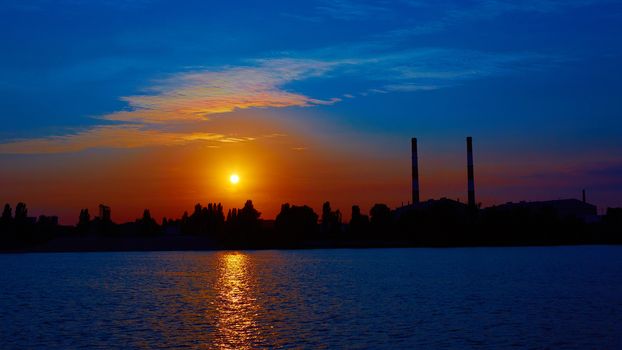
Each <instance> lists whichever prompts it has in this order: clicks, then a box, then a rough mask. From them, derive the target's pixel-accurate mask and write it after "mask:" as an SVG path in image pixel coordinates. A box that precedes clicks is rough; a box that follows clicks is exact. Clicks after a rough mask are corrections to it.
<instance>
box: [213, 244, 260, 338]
mask: <svg viewBox="0 0 622 350" xmlns="http://www.w3.org/2000/svg"><path fill="white" fill-rule="evenodd" d="M250 265H251V262H250V259H249V257H248V256H247V255H244V254H242V253H225V254H223V255H221V256H220V257H219V259H218V271H219V272H218V280H217V283H216V293H217V302H216V305H217V306H216V318H217V321H216V328H217V340H216V342H215V344H214V345H216V346H217V347H218V348H221V349H252V348H255V346H254V345H253V344H255V345H257V344H259V343H261V332H260V331H259V326H258V324H257V316H258V312H259V306H258V304H257V299H256V298H255V296H254V291H253V290H252V288H253V283H252V277H251V271H250V269H251V266H250Z"/></svg>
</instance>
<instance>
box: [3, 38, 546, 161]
mask: <svg viewBox="0 0 622 350" xmlns="http://www.w3.org/2000/svg"><path fill="white" fill-rule="evenodd" d="M368 47H369V46H365V45H361V46H355V47H354V48H352V49H347V48H346V49H345V50H343V48H332V49H331V48H327V49H324V50H321V52H320V53H307V54H306V55H304V54H300V55H299V56H300V57H297V58H294V57H276V58H264V59H255V60H250V61H247V63H246V65H240V66H225V67H217V68H205V69H200V70H193V71H189V72H181V73H178V74H173V75H170V76H168V77H165V78H164V79H160V80H157V81H155V82H154V83H153V85H152V86H150V87H148V88H147V89H145V93H144V94H141V95H132V96H126V97H122V100H123V101H125V102H127V104H128V108H126V109H125V110H121V111H117V112H113V113H110V114H106V115H103V116H100V117H98V118H99V119H101V120H102V121H105V123H104V124H105V125H100V126H96V127H93V128H91V129H86V130H82V131H79V132H73V133H68V134H66V135H61V136H50V137H42V138H33V139H25V140H14V141H9V142H6V143H2V144H0V153H62V152H75V151H80V150H83V149H88V148H136V147H152V146H160V145H182V144H187V143H191V142H212V143H220V144H223V143H236V142H247V141H253V140H254V139H255V138H256V136H254V135H250V134H249V135H248V136H245V137H239V135H238V134H239V132H249V131H250V130H245V128H244V126H243V125H240V129H239V130H238V131H239V132H238V133H236V134H235V135H234V134H227V133H223V132H214V130H213V129H210V125H211V124H209V123H210V119H211V116H212V115H216V114H224V113H231V112H234V111H237V110H244V109H250V108H284V107H311V106H320V105H323V106H326V105H331V104H334V103H337V102H339V101H341V99H342V98H344V97H345V98H352V97H353V96H354V95H355V94H357V95H360V96H366V95H368V94H377V93H388V92H413V91H422V90H436V89H440V88H443V87H447V86H454V85H456V84H460V83H461V82H464V81H467V80H472V79H478V78H483V77H489V76H494V75H504V74H511V73H512V72H516V71H520V70H524V69H526V67H528V68H529V69H533V67H535V66H537V65H538V64H541V63H542V62H547V64H550V62H551V61H552V59H551V57H548V56H547V57H544V56H541V55H537V54H530V53H502V54H500V53H485V52H477V51H466V50H453V49H443V48H420V49H413V50H407V51H391V50H387V51H385V52H382V53H379V52H377V51H375V50H369V49H368ZM366 48H367V49H366ZM341 52H346V53H348V55H346V56H343V53H341ZM340 55H341V56H340ZM335 78H338V79H355V80H357V79H358V80H359V81H361V80H363V81H364V82H365V84H364V85H362V87H361V90H362V91H342V92H340V93H338V94H337V95H336V96H340V97H332V98H323V99H321V98H314V97H311V96H308V95H307V94H304V93H301V92H294V91H291V89H289V88H288V86H289V85H290V84H292V83H295V82H304V81H306V80H310V79H322V81H323V82H324V83H325V84H327V85H330V84H331V79H335ZM355 86H356V85H355ZM363 86H367V87H365V88H363ZM111 121H113V122H114V124H113V125H109V123H110V122H111ZM246 129H248V128H246ZM196 130H208V132H196ZM210 131H211V132H210Z"/></svg>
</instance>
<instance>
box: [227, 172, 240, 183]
mask: <svg viewBox="0 0 622 350" xmlns="http://www.w3.org/2000/svg"><path fill="white" fill-rule="evenodd" d="M229 182H231V183H232V184H234V185H235V184H237V183H238V182H240V177H239V176H238V174H231V176H229Z"/></svg>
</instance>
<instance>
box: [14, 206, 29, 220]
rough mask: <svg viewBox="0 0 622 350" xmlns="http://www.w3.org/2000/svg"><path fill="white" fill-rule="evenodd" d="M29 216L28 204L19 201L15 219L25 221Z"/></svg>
mask: <svg viewBox="0 0 622 350" xmlns="http://www.w3.org/2000/svg"><path fill="white" fill-rule="evenodd" d="M27 217H28V209H27V208H26V204H25V203H23V202H19V203H17V206H16V207H15V221H17V222H24V221H26V218H27Z"/></svg>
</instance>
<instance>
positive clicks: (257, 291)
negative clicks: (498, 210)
mask: <svg viewBox="0 0 622 350" xmlns="http://www.w3.org/2000/svg"><path fill="white" fill-rule="evenodd" d="M0 267H1V268H2V271H3V272H2V274H0V325H1V328H0V348H2V349H24V348H45V349H50V348H71V349H75V348H101V349H110V348H124V349H126V348H146V349H152V348H183V347H187V348H232V349H233V348H234V349H245V348H265V347H269V348H273V347H284V348H310V349H321V348H331V349H332V348H355V349H358V348H360V349H362V348H370V349H378V348H387V349H397V348H414V347H417V348H433V349H437V348H473V347H485V348H492V349H497V348H508V347H518V348H526V347H528V348H577V349H585V348H601V349H604V348H607V349H613V348H622V247H551V248H477V249H362V250H303V251H250V252H153V253H67V254H22V255H0Z"/></svg>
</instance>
